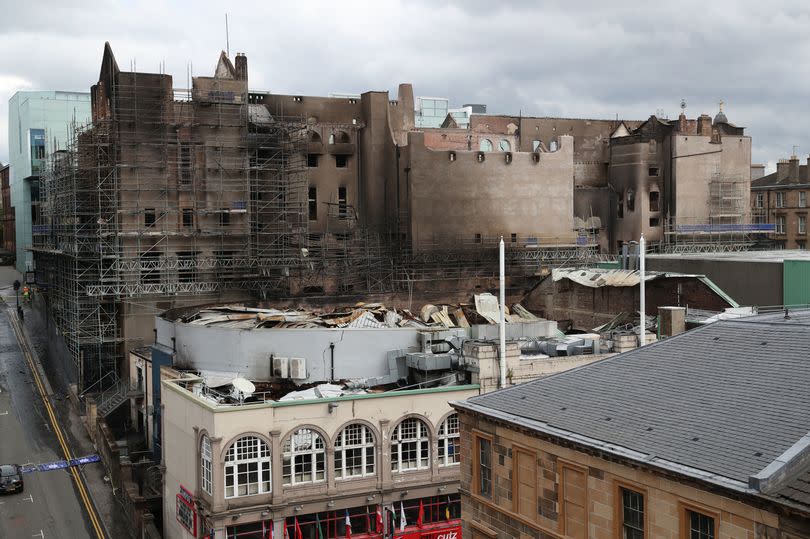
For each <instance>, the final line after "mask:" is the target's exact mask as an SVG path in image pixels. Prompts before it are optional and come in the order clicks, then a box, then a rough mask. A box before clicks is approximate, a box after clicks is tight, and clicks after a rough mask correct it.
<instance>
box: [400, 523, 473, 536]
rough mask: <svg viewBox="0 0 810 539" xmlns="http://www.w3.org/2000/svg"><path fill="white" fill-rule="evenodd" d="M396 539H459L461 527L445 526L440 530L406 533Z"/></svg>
mask: <svg viewBox="0 0 810 539" xmlns="http://www.w3.org/2000/svg"><path fill="white" fill-rule="evenodd" d="M396 537H397V539H461V526H459V525H455V526H445V527H443V528H440V529H432V530H414V531H412V532H411V531H406V532H405V533H403V534H402V535H397V536H396Z"/></svg>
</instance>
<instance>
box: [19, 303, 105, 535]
mask: <svg viewBox="0 0 810 539" xmlns="http://www.w3.org/2000/svg"><path fill="white" fill-rule="evenodd" d="M6 315H7V317H8V319H9V321H10V322H11V327H12V329H13V330H14V333H15V335H16V337H17V343H18V344H19V346H20V350H21V351H22V354H23V357H25V361H26V362H27V363H28V368H29V369H30V370H31V374H32V375H33V377H34V382H35V383H36V386H37V390H38V391H39V396H40V398H41V399H42V403H43V404H44V405H45V410H46V411H47V412H48V417H49V418H50V420H51V426H52V427H53V431H54V432H55V433H56V439H57V441H58V442H59V445H60V446H61V447H62V452H63V453H64V455H65V459H66V460H68V461H69V460H70V459H72V458H73V454H72V452H71V451H70V447H68V445H67V442H66V441H65V437H64V435H63V434H62V429H61V428H60V426H59V422H58V421H57V420H56V414H55V413H54V411H53V407H52V406H51V403H50V401H49V400H48V395H47V393H46V391H45V386H44V384H43V383H42V380H41V379H40V377H39V371H38V370H37V368H36V365H34V360H33V354H32V352H31V349H30V348H29V346H28V343H27V341H26V340H25V334H24V333H23V332H22V328H21V327H20V326H19V322H18V321H17V319H16V317H15V316H14V315H13V314H12V313H10V312H9V311H8V310H7V311H6ZM70 474H71V475H72V476H73V481H74V482H75V483H76V488H77V490H78V491H79V496H80V497H81V499H82V503H83V504H84V508H85V509H86V510H87V515H88V516H89V518H90V523H91V524H92V525H93V529H94V530H95V532H96V537H98V538H99V539H106V537H107V536H106V534H105V533H104V528H103V527H102V525H101V521H100V519H99V517H98V514H97V513H96V508H95V507H94V506H93V502H92V501H91V500H90V496H89V494H88V493H87V489H86V487H85V485H84V482H83V481H82V478H81V476H80V475H79V471H78V470H77V468H76V467H75V466H71V467H70ZM33 501H34V500H33V498H32V499H31V502H32V503H33Z"/></svg>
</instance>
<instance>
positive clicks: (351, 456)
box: [335, 423, 375, 479]
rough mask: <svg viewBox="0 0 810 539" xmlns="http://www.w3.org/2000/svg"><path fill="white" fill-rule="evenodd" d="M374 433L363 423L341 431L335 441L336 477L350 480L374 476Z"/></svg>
mask: <svg viewBox="0 0 810 539" xmlns="http://www.w3.org/2000/svg"><path fill="white" fill-rule="evenodd" d="M374 449H375V448H374V433H373V432H371V429H370V428H369V427H367V426H365V425H363V424H361V423H353V424H351V425H348V426H347V427H346V428H345V429H343V430H342V431H340V434H338V437H337V440H335V477H336V478H338V479H340V478H343V479H349V478H352V477H365V476H369V475H374Z"/></svg>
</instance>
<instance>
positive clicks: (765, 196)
mask: <svg viewBox="0 0 810 539" xmlns="http://www.w3.org/2000/svg"><path fill="white" fill-rule="evenodd" d="M808 164H810V157H808V158H807V163H806V164H803V165H802V164H799V158H798V157H796V156H795V155H793V156H791V157H790V159H781V160H780V161H779V162H778V163H777V165H776V172H774V173H772V174H768V175H767V176H763V177H762V178H759V179H757V180H753V181H752V182H751V214H752V216H753V219H754V221H755V222H756V223H762V224H768V225H772V228H771V231H770V232H771V233H770V235H769V239H770V240H771V241H772V242H773V244H774V245H775V246H776V247H778V248H780V249H806V248H807V192H808V191H810V180H809V179H808V177H807V169H808V167H807V165H808Z"/></svg>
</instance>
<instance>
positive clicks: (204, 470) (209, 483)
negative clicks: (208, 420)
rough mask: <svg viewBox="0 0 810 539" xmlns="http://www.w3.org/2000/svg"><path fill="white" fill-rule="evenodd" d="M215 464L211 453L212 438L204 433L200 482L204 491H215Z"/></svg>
mask: <svg viewBox="0 0 810 539" xmlns="http://www.w3.org/2000/svg"><path fill="white" fill-rule="evenodd" d="M213 466H214V459H213V457H212V453H211V438H209V437H208V436H207V435H206V434H203V437H202V440H200V483H201V485H202V489H203V492H206V493H208V494H213V493H214V488H213V487H214V482H213V477H214V474H213Z"/></svg>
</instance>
